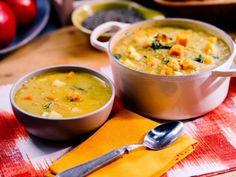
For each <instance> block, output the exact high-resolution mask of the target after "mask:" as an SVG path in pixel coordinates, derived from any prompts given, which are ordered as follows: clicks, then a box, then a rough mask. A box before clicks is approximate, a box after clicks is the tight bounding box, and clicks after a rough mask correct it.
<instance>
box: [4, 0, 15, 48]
mask: <svg viewBox="0 0 236 177" xmlns="http://www.w3.org/2000/svg"><path fill="white" fill-rule="evenodd" d="M15 35H16V20H15V16H14V14H13V12H12V10H11V9H10V7H9V6H8V4H6V3H5V2H0V49H1V48H4V47H6V46H7V45H9V44H10V43H11V42H12V40H13V39H14V37H15Z"/></svg>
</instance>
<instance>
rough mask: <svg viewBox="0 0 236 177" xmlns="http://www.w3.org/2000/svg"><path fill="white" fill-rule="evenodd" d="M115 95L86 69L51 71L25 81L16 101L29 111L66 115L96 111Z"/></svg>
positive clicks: (40, 114)
mask: <svg viewBox="0 0 236 177" xmlns="http://www.w3.org/2000/svg"><path fill="white" fill-rule="evenodd" d="M111 94H112V91H111V88H110V86H109V85H108V84H107V83H105V82H104V81H103V80H101V79H99V78H98V77H96V76H93V75H91V74H88V73H84V72H73V71H71V72H68V73H65V72H49V73H45V74H42V75H39V76H36V77H34V78H32V79H31V80H29V81H27V82H26V83H24V84H23V86H22V87H21V88H20V89H19V90H18V91H17V93H16V95H15V98H14V99H15V103H16V104H17V105H18V106H19V107H20V108H21V109H23V110H25V111H26V112H29V113H31V114H34V115H38V116H42V117H49V118H66V117H74V116H79V115H83V114H86V113H90V112H92V111H95V110H97V109H99V108H100V107H102V106H103V105H105V103H106V102H107V101H108V100H109V99H110V97H111Z"/></svg>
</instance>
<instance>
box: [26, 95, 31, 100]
mask: <svg viewBox="0 0 236 177" xmlns="http://www.w3.org/2000/svg"><path fill="white" fill-rule="evenodd" d="M32 99H33V96H32V95H26V96H25V97H24V100H32Z"/></svg>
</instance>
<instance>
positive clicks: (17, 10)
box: [6, 0, 37, 28]
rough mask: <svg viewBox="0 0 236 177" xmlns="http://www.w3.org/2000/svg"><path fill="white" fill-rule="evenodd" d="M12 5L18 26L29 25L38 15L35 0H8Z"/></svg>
mask: <svg viewBox="0 0 236 177" xmlns="http://www.w3.org/2000/svg"><path fill="white" fill-rule="evenodd" d="M6 2H7V3H8V4H9V5H10V6H11V8H12V10H13V12H14V14H15V17H16V21H17V25H18V27H20V28H21V27H23V28H25V27H27V26H29V25H30V24H31V23H32V22H33V21H34V20H35V18H36V16H37V5H36V1H35V0H6Z"/></svg>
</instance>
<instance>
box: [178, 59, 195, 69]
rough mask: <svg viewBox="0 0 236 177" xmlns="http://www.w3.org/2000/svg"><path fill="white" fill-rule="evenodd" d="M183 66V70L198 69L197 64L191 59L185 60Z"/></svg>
mask: <svg viewBox="0 0 236 177" xmlns="http://www.w3.org/2000/svg"><path fill="white" fill-rule="evenodd" d="M181 66H182V68H183V69H196V65H195V63H194V62H193V61H192V60H190V59H185V60H183V62H182V64H181Z"/></svg>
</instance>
